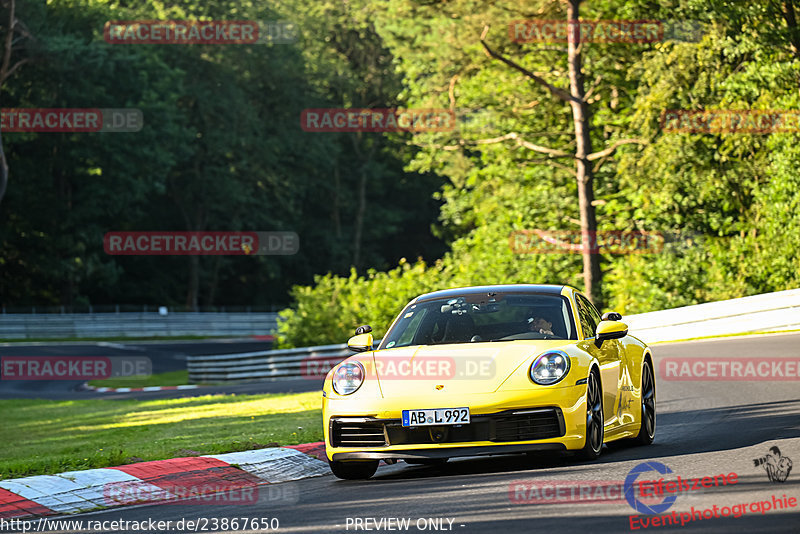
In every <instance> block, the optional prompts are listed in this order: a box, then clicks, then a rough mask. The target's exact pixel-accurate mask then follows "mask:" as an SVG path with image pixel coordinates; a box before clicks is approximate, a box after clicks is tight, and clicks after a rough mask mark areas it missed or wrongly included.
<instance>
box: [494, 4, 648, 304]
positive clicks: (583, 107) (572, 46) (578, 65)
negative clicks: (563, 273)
mask: <svg viewBox="0 0 800 534" xmlns="http://www.w3.org/2000/svg"><path fill="white" fill-rule="evenodd" d="M581 2H582V0H567V23H568V24H569V28H570V30H569V31H568V32H567V35H568V44H567V51H566V52H567V64H568V67H569V69H568V75H569V91H565V90H564V89H561V88H559V87H556V86H554V85H552V84H551V83H549V82H548V81H547V80H545V79H544V78H542V77H540V76H537V75H536V74H535V73H533V72H531V71H530V70H528V69H526V68H524V67H522V66H521V65H519V64H518V63H516V62H514V61H513V60H511V59H508V58H507V57H505V56H503V55H502V54H498V53H497V52H495V51H494V50H493V49H492V48H490V47H489V45H488V44H487V43H486V35H487V33H488V31H489V27H488V26H486V27H485V28H484V31H483V34H482V35H481V45H483V48H484V49H485V50H486V53H487V54H488V55H489V56H490V57H492V58H494V59H496V60H498V61H501V62H503V63H504V64H506V65H508V66H509V67H510V68H513V69H515V70H517V71H518V72H521V73H522V74H523V75H524V76H526V77H527V78H528V79H530V80H531V81H533V82H534V83H536V84H538V85H540V86H542V87H544V88H545V89H547V90H548V91H549V92H550V94H551V95H553V96H554V97H556V98H558V99H560V100H561V101H562V102H564V103H566V104H569V106H570V109H571V110H572V120H573V124H574V129H575V151H574V152H573V153H568V152H565V151H564V150H558V149H554V148H550V147H546V146H540V145H535V144H533V143H529V142H526V141H525V140H523V139H521V138H519V137H518V136H516V135H514V134H506V136H504V137H505V138H507V139H515V140H516V141H517V142H518V143H519V144H521V145H522V146H524V147H526V148H528V149H530V150H533V151H535V152H539V153H542V154H545V155H546V156H548V157H549V158H572V159H574V161H575V181H576V183H577V186H578V209H579V212H580V227H581V241H582V245H583V246H582V257H583V280H584V290H585V291H586V295H587V296H588V297H589V298H590V299H591V300H592V302H594V303H595V304H596V305H598V306H600V305H601V303H600V300H601V297H602V293H601V288H600V285H601V282H602V271H601V270H600V256H599V254H598V252H597V249H596V236H597V217H596V215H595V204H594V171H593V169H592V162H593V161H596V160H599V159H601V158H607V157H609V156H611V155H612V154H613V153H614V152H615V151H616V150H617V148H618V147H620V146H622V145H624V144H632V143H638V144H644V141H643V140H641V139H620V140H617V141H615V142H614V143H613V144H611V145H610V146H608V147H606V148H604V149H603V150H600V151H598V152H592V137H591V129H592V115H591V109H590V105H589V103H588V101H587V99H586V89H585V84H584V72H583V61H582V59H581V46H582V43H581V41H580V39H581V32H580V29H579V28H580V4H581ZM503 140H505V139H503Z"/></svg>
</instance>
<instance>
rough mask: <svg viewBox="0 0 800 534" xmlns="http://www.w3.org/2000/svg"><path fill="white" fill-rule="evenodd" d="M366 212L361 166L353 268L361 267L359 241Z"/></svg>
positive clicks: (364, 171)
mask: <svg viewBox="0 0 800 534" xmlns="http://www.w3.org/2000/svg"><path fill="white" fill-rule="evenodd" d="M366 211H367V166H366V163H365V164H364V165H362V166H361V176H359V179H358V208H357V209H356V220H355V226H356V228H355V235H354V237H353V266H354V267H355V268H356V269H358V268H359V267H360V266H361V240H362V235H363V233H364V214H365V213H366Z"/></svg>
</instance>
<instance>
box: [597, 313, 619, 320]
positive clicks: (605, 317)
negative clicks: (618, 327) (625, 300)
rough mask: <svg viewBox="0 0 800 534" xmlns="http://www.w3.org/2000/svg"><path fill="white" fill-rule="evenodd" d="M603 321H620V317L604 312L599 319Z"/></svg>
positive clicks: (617, 314) (616, 314)
mask: <svg viewBox="0 0 800 534" xmlns="http://www.w3.org/2000/svg"><path fill="white" fill-rule="evenodd" d="M601 319H603V320H604V321H621V320H622V315H620V314H619V313H617V312H605V313H604V314H603V317H601Z"/></svg>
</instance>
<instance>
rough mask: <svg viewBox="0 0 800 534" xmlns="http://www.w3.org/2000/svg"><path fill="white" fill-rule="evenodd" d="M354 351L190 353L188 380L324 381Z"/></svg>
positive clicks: (319, 348) (342, 347) (326, 347)
mask: <svg viewBox="0 0 800 534" xmlns="http://www.w3.org/2000/svg"><path fill="white" fill-rule="evenodd" d="M351 354H353V352H352V351H351V350H350V349H348V348H347V345H346V344H344V343H343V344H340V345H319V346H316V347H301V348H297V349H283V350H265V351H259V352H245V353H240V354H219V355H204V356H188V357H187V360H186V365H187V367H188V369H189V382H192V383H201V382H235V381H239V380H254V379H280V378H308V379H315V380H321V379H322V378H324V377H325V375H326V374H327V372H328V371H330V369H331V368H332V367H333V366H334V365H336V364H337V363H339V362H340V361H342V360H343V359H345V358H347V357H348V356H350V355H351Z"/></svg>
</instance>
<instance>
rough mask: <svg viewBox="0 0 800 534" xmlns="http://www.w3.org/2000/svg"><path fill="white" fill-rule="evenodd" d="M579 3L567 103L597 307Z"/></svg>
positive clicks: (586, 270)
mask: <svg viewBox="0 0 800 534" xmlns="http://www.w3.org/2000/svg"><path fill="white" fill-rule="evenodd" d="M580 3H581V0H569V2H568V6H567V20H568V21H569V22H572V23H573V24H572V25H571V26H570V32H569V34H570V37H569V43H568V47H567V58H568V63H569V86H570V93H572V96H573V97H574V98H573V99H572V100H571V101H570V106H571V107H572V120H573V123H574V125H575V144H576V149H575V166H576V169H575V170H576V179H577V184H578V208H579V210H580V217H581V241H582V243H583V247H582V249H583V252H582V255H583V285H584V290H585V292H586V296H587V297H589V299H590V300H591V301H592V303H593V304H595V305H596V306H598V307H599V306H600V305H601V302H600V300H601V294H600V284H601V277H602V273H601V271H600V255H599V254H598V251H597V219H596V217H595V212H594V204H593V201H594V177H593V176H592V167H591V162H590V161H589V160H588V159H587V156H588V155H589V154H591V153H592V139H591V136H590V131H591V115H590V113H589V105H588V104H587V103H586V101H585V99H584V97H585V95H586V91H585V89H584V86H583V67H582V61H581V51H580V48H581V43H580V26H579V23H578V15H579V7H580Z"/></svg>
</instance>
